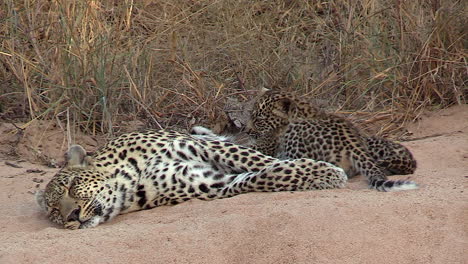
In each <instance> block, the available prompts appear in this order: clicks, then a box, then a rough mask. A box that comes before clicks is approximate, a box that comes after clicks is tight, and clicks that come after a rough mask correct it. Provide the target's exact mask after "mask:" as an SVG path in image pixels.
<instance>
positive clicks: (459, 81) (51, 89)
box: [0, 0, 468, 134]
mask: <svg viewBox="0 0 468 264" xmlns="http://www.w3.org/2000/svg"><path fill="white" fill-rule="evenodd" d="M0 21H1V24H0V26H1V28H0V38H1V46H0V62H1V64H0V77H1V79H0V89H1V94H2V95H0V104H1V105H0V106H1V107H0V114H1V115H2V116H3V118H4V119H7V118H12V117H13V116H18V115H19V116H20V115H21V113H23V114H26V115H27V116H28V118H29V119H31V120H34V119H38V118H40V119H44V118H45V119H51V118H57V120H62V121H64V120H66V121H67V122H68V123H69V124H68V125H71V126H73V127H79V128H81V129H83V130H85V131H87V132H90V133H100V132H106V133H112V132H115V131H116V130H118V129H119V126H120V125H121V124H122V122H124V121H129V120H135V119H139V120H142V121H144V122H145V123H147V125H148V126H153V127H158V126H163V127H165V126H173V125H176V126H182V127H187V126H190V125H191V124H193V123H205V124H211V125H212V124H214V123H216V122H220V121H219V120H225V114H224V111H223V109H224V105H225V102H226V100H227V99H228V98H236V99H237V100H239V101H245V100H246V99H247V98H250V97H251V96H252V95H253V94H254V93H255V91H256V90H257V89H258V88H259V87H261V86H267V87H268V86H270V87H274V86H277V87H281V89H287V90H291V91H297V92H298V93H301V94H305V95H307V96H310V97H311V98H317V99H325V100H327V104H328V105H329V107H330V108H331V109H334V110H337V111H342V112H355V113H357V115H359V113H364V115H363V116H366V117H367V118H365V120H363V122H364V123H366V122H367V123H373V120H374V119H376V120H384V121H385V122H383V123H382V125H380V130H379V133H381V134H386V133H387V134H388V133H393V132H395V131H396V130H397V129H398V128H399V127H401V124H402V123H403V122H404V121H408V120H412V119H414V118H415V117H416V116H417V115H418V113H419V112H420V111H421V110H422V109H424V108H426V107H428V106H434V107H446V106H448V105H451V104H464V103H466V97H467V90H466V89H467V88H466V87H467V83H466V82H467V76H468V72H467V71H468V68H467V65H468V64H467V61H466V58H467V51H466V46H467V37H466V34H467V31H466V27H465V26H466V24H468V23H467V17H466V3H465V2H464V1H461V0H460V1H455V0H453V1H450V0H447V1H442V0H431V1H429V0H426V1H424V0H415V1H400V0H395V1H384V0H357V1H354V0H353V1H351V0H347V1H345V0H343V1H328V2H325V1H323V2H320V1H308V0H300V1H288V0H282V1H281V0H275V1H273V0H271V1H249V0H240V1H230V0H206V1H182V0H175V1H160V0H155V1H149V0H146V1H133V0H125V1H109V0H104V1H95V0H76V1H72V0H65V1H56V0H55V1H45V0H23V1H15V0H4V1H3V2H2V4H1V7H0ZM358 110H359V111H358ZM15 113H16V115H15ZM369 113H370V114H369ZM358 119H359V118H358Z"/></svg>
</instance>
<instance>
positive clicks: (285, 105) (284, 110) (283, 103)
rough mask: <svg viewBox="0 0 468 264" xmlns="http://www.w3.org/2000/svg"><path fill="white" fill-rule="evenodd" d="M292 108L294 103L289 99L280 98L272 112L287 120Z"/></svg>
mask: <svg viewBox="0 0 468 264" xmlns="http://www.w3.org/2000/svg"><path fill="white" fill-rule="evenodd" d="M293 108H294V102H293V101H291V99H289V98H282V99H280V100H278V101H277V102H276V107H275V108H274V110H273V112H274V113H275V114H276V115H277V116H279V117H282V118H288V117H289V115H290V113H291V111H292V109H293Z"/></svg>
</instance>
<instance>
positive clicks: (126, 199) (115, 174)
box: [36, 130, 347, 229]
mask: <svg viewBox="0 0 468 264" xmlns="http://www.w3.org/2000/svg"><path fill="white" fill-rule="evenodd" d="M67 157H68V158H67V159H68V163H67V165H66V167H64V168H63V169H62V170H60V171H59V172H58V173H57V174H56V175H55V176H53V178H52V179H51V180H50V182H49V183H48V184H47V186H46V188H45V190H43V191H39V192H38V193H37V195H36V198H37V201H38V203H39V205H40V206H41V207H42V208H43V209H44V210H45V211H46V213H47V215H48V217H49V219H50V220H51V221H52V222H54V223H57V224H59V225H62V226H64V227H65V228H68V229H78V228H89V227H95V226H97V225H98V224H100V223H103V222H106V221H109V220H110V219H112V218H113V217H115V216H116V215H118V214H123V213H128V212H132V211H137V210H142V209H149V208H153V207H156V206H161V205H168V204H177V203H180V202H183V201H187V200H190V199H195V198H196V199H202V200H211V199H219V198H227V197H231V196H234V195H237V194H241V193H246V192H278V191H304V190H321V189H331V188H341V187H344V186H345V184H346V181H347V176H346V174H345V172H344V171H343V169H341V168H339V167H336V166H334V165H332V164H330V163H327V162H324V161H314V160H311V159H305V158H303V159H296V160H279V159H276V158H273V157H269V156H266V155H264V154H262V153H260V152H258V151H255V150H253V149H250V148H247V147H243V146H239V145H236V144H233V143H230V142H225V141H223V140H217V139H216V138H205V137H203V136H191V135H187V134H184V133H179V132H175V131H166V130H160V131H154V130H149V131H144V132H135V133H129V134H124V135H122V136H120V137H118V138H116V139H114V140H111V141H110V142H108V143H107V144H106V145H105V146H104V147H103V148H101V149H100V150H98V151H97V152H96V153H95V154H93V155H87V153H86V151H85V150H84V149H83V148H82V147H81V146H79V145H74V146H72V147H71V148H70V149H69V151H68V155H67Z"/></svg>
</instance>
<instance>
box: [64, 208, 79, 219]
mask: <svg viewBox="0 0 468 264" xmlns="http://www.w3.org/2000/svg"><path fill="white" fill-rule="evenodd" d="M80 211H81V210H80V208H77V209H75V210H73V211H72V212H71V213H70V214H69V215H68V216H67V222H70V221H79V220H80Z"/></svg>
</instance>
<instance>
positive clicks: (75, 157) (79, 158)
mask: <svg viewBox="0 0 468 264" xmlns="http://www.w3.org/2000/svg"><path fill="white" fill-rule="evenodd" d="M65 159H66V161H67V165H66V167H67V168H87V167H89V166H92V159H91V157H89V156H88V155H87V154H86V150H85V149H84V148H83V147H82V146H80V145H72V146H71V147H70V148H69V149H68V151H67V153H66V155H65Z"/></svg>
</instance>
